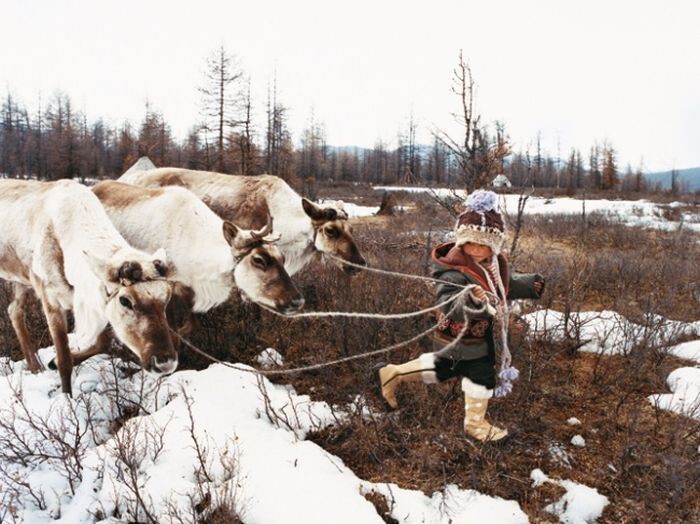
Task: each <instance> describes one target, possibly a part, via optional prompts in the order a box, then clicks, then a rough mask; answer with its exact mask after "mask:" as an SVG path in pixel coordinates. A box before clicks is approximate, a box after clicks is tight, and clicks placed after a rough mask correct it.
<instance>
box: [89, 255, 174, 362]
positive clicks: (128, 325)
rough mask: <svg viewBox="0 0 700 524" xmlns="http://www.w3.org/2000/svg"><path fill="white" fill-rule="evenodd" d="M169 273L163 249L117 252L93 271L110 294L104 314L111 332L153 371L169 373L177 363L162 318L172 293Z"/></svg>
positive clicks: (165, 322) (165, 321)
mask: <svg viewBox="0 0 700 524" xmlns="http://www.w3.org/2000/svg"><path fill="white" fill-rule="evenodd" d="M168 272H169V267H168V265H167V263H166V261H165V250H163V249H160V250H158V251H157V252H156V253H155V254H154V255H147V254H146V253H142V252H140V251H136V250H130V252H129V253H126V254H124V255H121V256H120V255H119V254H117V255H115V256H114V257H112V258H111V259H110V260H109V261H107V262H103V263H102V264H101V268H98V270H97V271H96V273H97V274H98V276H100V275H102V276H103V278H104V280H105V282H104V283H105V285H106V287H107V290H108V293H109V299H108V301H107V304H106V306H105V313H106V316H107V319H108V320H109V323H110V325H111V326H112V330H113V331H114V334H115V335H116V336H117V338H118V339H119V340H120V341H122V342H123V343H124V344H125V345H126V346H127V347H128V348H129V349H130V350H131V351H132V352H133V353H134V354H135V355H136V356H137V357H139V359H140V360H141V365H142V366H143V368H144V369H145V370H146V371H150V372H153V373H156V374H168V373H172V372H173V371H175V369H176V368H177V364H178V358H177V351H176V350H175V348H174V346H173V343H172V339H171V337H170V332H169V329H168V327H169V326H168V321H167V320H166V317H165V308H166V306H167V305H168V302H169V301H170V296H171V293H172V283H171V282H170V281H168V280H166V277H167V276H168Z"/></svg>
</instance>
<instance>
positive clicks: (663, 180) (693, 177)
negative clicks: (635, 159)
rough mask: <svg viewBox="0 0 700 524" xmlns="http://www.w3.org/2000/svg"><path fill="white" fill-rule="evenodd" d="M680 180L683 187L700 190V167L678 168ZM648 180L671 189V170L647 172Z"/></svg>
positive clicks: (652, 183)
mask: <svg viewBox="0 0 700 524" xmlns="http://www.w3.org/2000/svg"><path fill="white" fill-rule="evenodd" d="M676 171H677V172H678V182H679V184H681V188H683V189H685V188H686V187H687V188H688V189H689V190H690V191H700V167H691V168H689V169H677V170H676ZM644 176H645V177H646V179H647V181H648V182H649V183H650V184H651V185H654V184H661V187H662V188H664V189H671V172H670V171H658V172H656V173H647V174H645V175H644Z"/></svg>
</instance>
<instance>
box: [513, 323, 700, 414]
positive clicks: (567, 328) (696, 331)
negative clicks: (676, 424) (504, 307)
mask: <svg viewBox="0 0 700 524" xmlns="http://www.w3.org/2000/svg"><path fill="white" fill-rule="evenodd" d="M524 318H525V320H526V321H527V322H528V324H529V325H530V333H531V335H534V336H544V337H550V338H551V339H552V340H564V338H569V339H573V340H577V341H580V342H581V343H583V345H582V346H581V347H580V348H579V351H585V352H594V353H602V354H605V355H620V354H628V353H629V352H631V351H635V350H636V348H638V347H650V346H655V347H660V348H662V350H663V351H666V352H668V353H669V354H671V355H674V356H676V357H678V358H681V359H684V360H688V361H690V362H694V363H695V366H692V367H682V368H679V369H676V370H674V371H673V372H672V373H671V374H669V376H668V378H667V379H666V382H667V384H668V387H669V389H670V390H671V393H660V394H656V395H651V396H650V397H649V401H650V402H651V403H652V404H654V405H656V406H659V407H660V408H662V409H666V410H669V411H674V412H676V413H679V414H682V415H685V416H687V417H691V418H694V419H697V420H700V340H694V341H691V342H685V343H682V344H674V343H673V341H674V339H677V338H678V337H680V336H685V337H688V336H690V337H700V321H696V322H678V321H674V320H667V319H664V318H663V317H660V316H656V315H653V316H649V317H648V318H647V321H646V322H645V323H644V324H643V325H642V324H635V323H634V322H630V321H628V320H627V319H626V318H624V317H623V316H621V315H619V314H617V313H615V312H614V311H601V312H595V311H582V312H578V313H573V314H571V315H570V316H569V319H568V321H567V319H566V317H565V315H564V314H563V313H560V312H558V311H553V310H551V309H543V310H539V311H535V312H534V313H530V314H529V315H525V317H524ZM565 334H568V337H565ZM584 342H585V343H584ZM640 344H641V346H640Z"/></svg>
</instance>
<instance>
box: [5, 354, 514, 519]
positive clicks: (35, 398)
mask: <svg viewBox="0 0 700 524" xmlns="http://www.w3.org/2000/svg"><path fill="white" fill-rule="evenodd" d="M52 356H53V349H51V348H49V349H44V350H41V352H40V357H41V359H42V360H43V361H44V362H46V361H48V360H49V359H50V358H52ZM239 366H241V367H244V366H242V365H239ZM0 373H2V374H3V376H1V377H0V443H3V445H2V446H0V522H2V523H3V524H4V523H6V522H7V523H9V522H15V521H20V522H25V523H28V524H40V523H41V524H44V523H49V522H56V523H65V524H68V523H70V524H84V523H85V524H87V523H93V522H96V521H99V522H103V523H108V522H109V523H115V522H132V521H144V520H148V518H147V515H146V513H149V514H151V515H155V516H157V520H159V521H178V518H181V519H182V522H194V521H195V520H197V519H202V518H205V517H206V512H207V511H211V510H214V509H215V508H216V507H217V506H219V505H221V504H224V503H225V504H228V505H229V506H230V507H232V508H234V509H235V511H236V512H237V513H238V514H239V515H240V516H241V517H242V519H243V520H244V521H245V522H246V523H249V524H255V523H261V524H263V523H264V524H269V523H278V522H284V523H286V522H304V523H307V524H313V523H326V522H334V523H345V522H347V523H365V522H367V523H375V522H376V523H379V524H381V522H383V520H382V518H381V517H380V516H379V515H378V514H377V511H376V509H375V507H374V506H373V505H372V504H371V503H370V502H369V501H368V500H367V499H365V498H364V496H363V494H364V493H369V492H372V491H374V492H377V493H379V494H382V495H384V496H385V497H386V498H387V502H388V506H389V508H390V511H391V515H392V516H393V517H394V518H396V519H398V520H399V521H401V522H406V523H419V522H431V523H432V522H435V523H445V524H446V523H447V522H454V523H466V522H474V521H493V520H494V518H495V519H496V520H497V521H498V522H505V523H511V522H512V523H523V522H527V521H528V519H527V516H526V515H525V514H524V513H523V512H522V510H521V509H520V507H519V505H518V503H517V502H515V501H508V500H503V499H500V498H497V497H490V496H487V495H484V494H481V493H478V492H476V491H473V490H469V489H460V488H459V487H457V486H454V485H448V486H446V487H445V489H444V490H442V491H439V492H436V493H433V494H430V495H427V494H424V493H422V492H420V491H415V490H409V489H402V488H400V487H398V486H396V485H394V484H385V483H373V482H368V481H365V480H362V479H360V478H358V477H357V476H356V475H355V474H354V473H353V472H352V471H351V470H350V469H349V468H348V467H347V466H345V464H344V463H343V461H342V460H341V459H339V458H338V457H336V456H334V455H331V454H330V453H328V452H326V451H325V450H324V449H322V448H321V447H319V446H318V445H316V444H315V443H313V442H310V441H307V440H305V439H306V436H307V435H308V433H309V432H310V431H313V430H317V429H321V428H324V427H327V426H329V425H331V424H337V423H341V422H342V419H343V416H344V415H343V411H342V408H337V407H336V408H333V407H331V406H329V405H328V404H327V403H325V402H321V401H315V400H312V399H311V398H309V397H308V396H306V395H298V394H297V393H296V392H295V391H294V389H293V388H291V387H289V386H285V385H275V384H272V383H270V382H269V381H267V380H266V379H264V378H260V377H259V376H258V375H256V374H254V373H251V372H248V371H246V370H238V369H231V368H229V367H226V366H223V365H220V364H214V365H212V366H210V367H209V368H207V369H206V370H203V371H179V372H176V373H174V374H173V375H171V376H170V377H167V378H164V379H156V378H154V377H153V376H151V375H149V374H147V373H144V372H143V371H141V370H137V369H134V368H133V367H132V366H130V365H128V364H126V363H124V362H122V361H120V360H118V359H110V358H108V357H106V356H98V357H94V358H92V359H90V360H89V361H87V362H86V363H84V364H82V365H80V366H78V367H77V368H76V369H75V370H74V377H73V385H74V386H73V387H74V391H75V398H72V399H71V398H69V397H66V396H64V395H63V394H61V393H60V382H59V379H58V376H57V374H56V373H53V372H48V371H47V372H44V373H41V374H38V375H31V374H29V373H28V372H26V371H25V370H24V365H23V364H22V363H12V362H9V361H7V359H3V360H2V362H0ZM25 408H26V409H25ZM134 408H139V410H138V411H139V413H138V415H139V416H134V417H131V418H128V417H126V418H127V420H126V421H125V422H124V421H123V420H122V419H123V417H120V415H122V414H124V413H125V412H127V411H128V410H130V409H132V410H133V409H134ZM88 420H89V421H90V422H88ZM120 421H121V422H120ZM122 423H123V425H121V427H120V428H119V424H122ZM37 428H39V429H37ZM117 428H119V429H118V430H117ZM39 430H41V431H39ZM13 431H15V432H18V433H19V434H20V435H21V436H22V439H20V440H26V442H27V443H28V444H29V446H28V448H26V449H29V450H32V451H33V452H26V449H20V450H19V452H18V453H17V454H13V448H11V447H8V446H6V445H4V444H5V443H8V442H18V439H14V438H13V433H12V432H13ZM73 444H75V445H74V446H73ZM71 446H73V447H74V448H75V452H74V453H72V454H71V453H69V455H70V456H72V457H74V458H75V460H67V461H66V460H64V459H60V458H54V457H55V456H62V455H64V454H65V452H66V450H71V449H73V447H71ZM20 457H21V460H20ZM65 464H68V465H69V466H70V465H72V469H71V468H66V467H65ZM2 471H6V472H7V473H9V474H10V476H8V475H6V474H3V473H2ZM11 478H16V479H19V480H20V481H22V482H26V483H27V485H29V486H32V487H33V488H34V491H35V494H38V495H39V496H38V498H36V497H32V496H31V494H30V493H29V491H28V490H27V489H26V488H25V487H23V486H22V485H18V484H16V483H14V482H13V481H11V480H10V479H11ZM136 491H137V492H138V495H139V496H138V498H137V497H136V496H135V493H136ZM42 498H43V502H42V501H41V500H42ZM206 499H210V500H211V504H210V505H209V506H208V509H207V507H206V505H204V506H203V507H199V509H200V510H202V512H199V513H198V512H197V511H196V507H198V505H199V504H200V503H201V502H202V501H203V500H206ZM139 501H141V502H139ZM96 515H97V517H96ZM174 515H177V518H175V517H174Z"/></svg>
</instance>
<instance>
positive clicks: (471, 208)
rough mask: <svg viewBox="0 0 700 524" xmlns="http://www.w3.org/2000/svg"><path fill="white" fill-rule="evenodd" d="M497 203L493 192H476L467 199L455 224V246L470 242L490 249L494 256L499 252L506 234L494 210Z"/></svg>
mask: <svg viewBox="0 0 700 524" xmlns="http://www.w3.org/2000/svg"><path fill="white" fill-rule="evenodd" d="M497 202H498V197H497V196H496V193H494V192H493V191H483V190H477V191H474V192H473V193H471V194H470V195H469V196H468V197H467V200H466V201H465V203H464V211H463V212H462V214H461V215H459V216H458V217H457V223H456V224H455V237H457V242H456V244H455V245H457V246H462V245H464V244H466V243H467V242H472V243H474V244H482V245H484V246H488V247H490V248H491V250H492V251H493V252H494V253H495V254H499V253H500V252H501V248H502V247H503V243H504V242H505V240H506V234H505V226H504V224H503V218H502V217H501V214H500V213H499V212H498V211H497V210H496V205H497Z"/></svg>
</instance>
